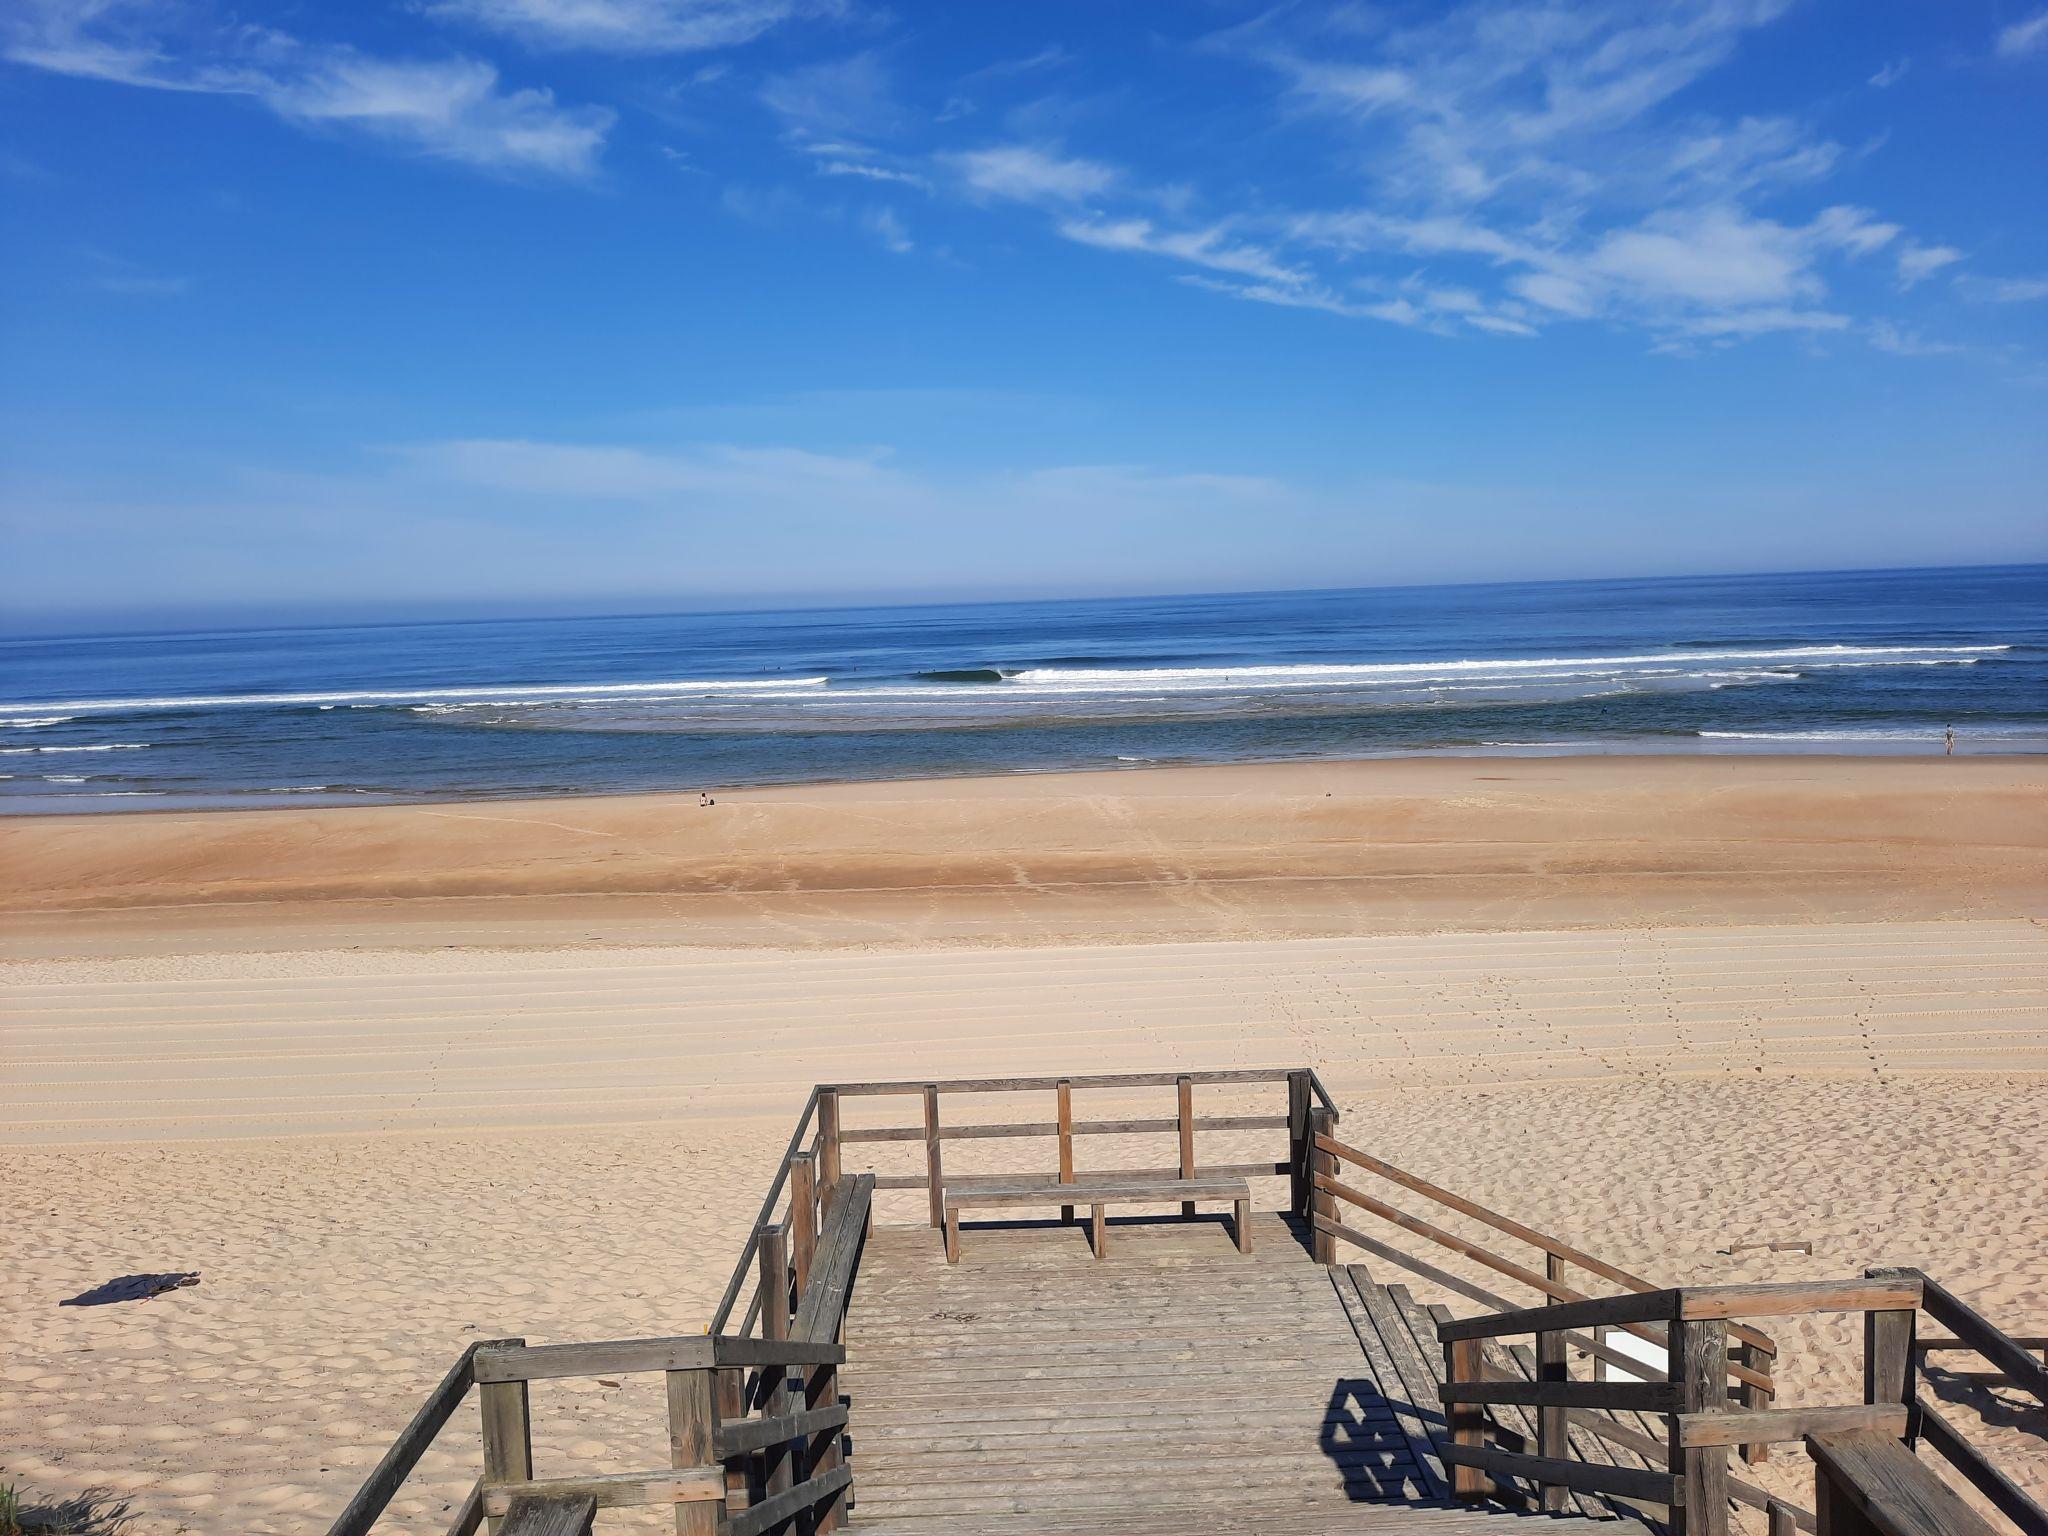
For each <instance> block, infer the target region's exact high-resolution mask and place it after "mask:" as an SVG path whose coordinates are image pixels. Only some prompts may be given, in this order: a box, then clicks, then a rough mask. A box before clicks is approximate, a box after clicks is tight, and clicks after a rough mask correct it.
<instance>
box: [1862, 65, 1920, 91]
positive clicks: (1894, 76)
mask: <svg viewBox="0 0 2048 1536" xmlns="http://www.w3.org/2000/svg"><path fill="white" fill-rule="evenodd" d="M1912 67H1913V61H1912V60H1911V59H1899V60H1897V61H1895V62H1894V63H1890V64H1886V65H1884V66H1883V67H1882V68H1881V69H1879V70H1878V71H1877V73H1876V74H1874V75H1872V76H1871V77H1870V83H1871V84H1872V85H1873V86H1875V87H1876V88H1877V89H1878V90H1880V91H1888V90H1890V89H1891V88H1892V87H1893V86H1895V85H1897V84H1898V83H1899V82H1900V81H1901V80H1903V79H1905V78H1906V72H1907V71H1908V70H1909V69H1911V68H1912Z"/></svg>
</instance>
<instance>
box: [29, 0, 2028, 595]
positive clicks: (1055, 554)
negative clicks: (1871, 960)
mask: <svg viewBox="0 0 2048 1536" xmlns="http://www.w3.org/2000/svg"><path fill="white" fill-rule="evenodd" d="M0 27H4V32H0V51H4V58H5V63H4V64H0V105H4V126H0V197H4V200H5V206H4V210H0V211H4V216H5V221H6V227H7V229H8V231H9V234H8V237H7V240H6V242H5V245H4V249H0V306H4V307H0V326H4V336H0V341H4V345H5V357H6V361H5V364H4V367H0V455H4V480H0V516H4V522H0V539H4V541H5V544H6V547H7V548H6V553H7V556H8V558H7V559H6V561H5V564H6V567H7V571H8V574H7V576H6V577H5V578H4V586H0V597H4V600H5V602H6V604H7V606H8V607H9V609H10V610H11V611H12V613H13V615H14V617H15V618H16V619H17V621H21V622H31V623H38V624H40V623H49V622H66V621H68V620H69V619H73V618H75V619H76V621H77V622H79V623H100V622H106V621H107V620H108V619H110V618H112V619H121V618H150V617H157V616H163V617H175V616H178V615H180V614H185V613H196V612H201V611H204V612H208V613H213V612H220V611H227V612H244V611H246V612H250V613H258V612H260V613H263V614H266V615H273V614H289V613H299V614H304V615H306V616H308V617H320V616H335V615H342V614H350V613H366V614H367V613H377V612H409V613H410V612H417V613H437V612H466V611H476V610H489V609H500V610H506V611H520V610H526V609H557V610H559V609H580V610H592V609H604V608H614V607H617V608H647V607H665V606H686V605H689V604H692V603H700V602H712V603H733V602H753V601H776V602H783V601H795V602H805V601H828V600H839V599H855V600H868V599H897V598H900V599H905V600H918V599H926V598H951V597H963V596H966V597H971V596H979V595H990V596H997V595H1000V596H1012V595H1066V594H1085V593H1098V592H1118V591H1129V592H1141V591H1162V590H1215V589H1225V588H1247V587H1300V586H1329V585H1370V584H1383V583H1403V582H1428V581H1456V580H1488V579H1511V578H1540V577H1548V576H1577V575H1607V574H1664V573H1674V572H1684V571H1740V570H1762V569H1798V568H1838V567H1843V566H1854V565H1896V564H1965V563H1975V562H1986V563H1995V562H2002V561H2020V560H2036V559H2041V558H2043V557H2044V555H2048V506H2044V500H2048V498H2044V495H2043V492H2042V490H2041V487H2042V485H2043V484H2044V483H2048V462H2044V461H2048V451H2044V445H2048V433H2044V431H2043V425H2044V421H2043V416H2044V408H2048V334H2044V317H2048V205H2044V199H2043V198H2042V195H2041V191H2042V188H2043V187H2044V186H2048V109H2044V105H2043V103H2044V86H2048V10H2043V9H2041V8H2040V7H2039V6H2037V5H2031V4H2018V3H2007V0H1952V3H1940V4H1935V3H1929V0H1661V3H1658V0H1644V3H1637V4H1621V3H1605V0H1587V3H1578V4H1565V3H1555V4H1543V3H1531V0H1476V3H1472V4H1466V5H1443V4H1412V5H1403V4H1386V5H1308V4H1299V5H1287V4H1282V5H1267V4H1238V3H1232V0H1184V3H1183V0H1172V3H1169V0H1159V3H1155V4H1136V3H1122V4H1119V3H1109V0H1083V3H1073V4H1063V3H1056V0H1034V3H1031V4H1027V5H1008V6H1004V5H993V4H989V5H984V4H978V3H977V4H964V5H963V4H958V3H951V4H942V3H934V4H905V3H897V4H893V5H887V6H884V5H882V4H870V3H864V0H817V3H807V0H388V3H387V0H359V3H356V4H352V5H348V6H339V5H332V6H329V5H319V4H294V5H278V6H274V7H254V8H243V9H232V8H230V7H228V6H227V5H224V4H214V3H211V0H17V3H16V4H15V5H14V6H13V7H11V8H10V11H9V19H8V20H6V21H5V22H4V23H0Z"/></svg>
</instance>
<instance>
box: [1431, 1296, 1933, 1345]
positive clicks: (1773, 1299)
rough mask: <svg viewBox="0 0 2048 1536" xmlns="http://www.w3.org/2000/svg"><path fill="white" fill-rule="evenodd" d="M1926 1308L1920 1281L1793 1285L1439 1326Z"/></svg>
mask: <svg viewBox="0 0 2048 1536" xmlns="http://www.w3.org/2000/svg"><path fill="white" fill-rule="evenodd" d="M1919 1305H1920V1283H1919V1282H1918V1281H1917V1280H1795V1281H1790V1282H1787V1283H1785V1284H1781V1285H1689V1286H1684V1287H1678V1288H1673V1289H1670V1290H1662V1291H1638V1292H1636V1293H1635V1294H1633V1295H1629V1296H1596V1297H1592V1298H1589V1299H1588V1300H1585V1301H1564V1302H1558V1303H1557V1304H1555V1305H1554V1306H1548V1307H1528V1308H1524V1309H1522V1310H1520V1311H1516V1312H1501V1313H1496V1314H1495V1315H1494V1316H1492V1317H1468V1318H1460V1319H1458V1320H1457V1321H1455V1322H1448V1323H1442V1324H1439V1325H1438V1328H1437V1336H1438V1337H1439V1338H1441V1339H1442V1340H1444V1341H1445V1342H1446V1343H1449V1342H1451V1341H1453V1340H1457V1339H1492V1338H1499V1337H1501V1336H1503V1335H1506V1334H1517V1333H1559V1332H1562V1331H1564V1330H1566V1329H1570V1328H1604V1327H1615V1326H1617V1325H1620V1324H1626V1323H1643V1322H1654V1321H1664V1322H1681V1321H1682V1322H1705V1321H1711V1320H1721V1319H1726V1318H1731V1317H1800V1316H1805V1315H1806V1314H1808V1313H1814V1312H1910V1311H1912V1310H1914V1309H1915V1308H1917V1307H1918V1306H1919Z"/></svg>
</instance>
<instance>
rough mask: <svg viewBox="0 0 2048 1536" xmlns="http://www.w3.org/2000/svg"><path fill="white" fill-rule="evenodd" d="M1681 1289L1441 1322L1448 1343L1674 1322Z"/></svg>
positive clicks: (1442, 1336)
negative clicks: (1524, 1334)
mask: <svg viewBox="0 0 2048 1536" xmlns="http://www.w3.org/2000/svg"><path fill="white" fill-rule="evenodd" d="M1678 1299H1679V1293H1678V1292H1677V1291H1675V1290H1669V1291H1638V1292H1636V1293H1635V1294H1633V1295H1629V1296H1595V1297H1591V1298H1589V1299H1587V1300H1585V1301H1561V1302H1558V1303H1557V1304H1556V1305H1555V1306H1549V1307H1524V1308H1521V1309H1519V1310H1517V1311H1513V1312H1497V1313H1495V1314H1494V1315H1493V1316H1491V1317H1464V1318H1458V1319H1456V1320H1455V1321H1452V1322H1448V1323H1439V1324H1437V1330H1436V1333H1437V1337H1438V1338H1439V1339H1441V1340H1443V1341H1444V1342H1445V1343H1450V1342H1452V1341H1453V1340H1459V1339H1497V1338H1501V1337H1504V1336H1507V1335H1511V1334H1517V1333H1562V1332H1564V1331H1565V1330H1566V1329H1570V1328H1612V1327H1615V1326H1617V1325H1619V1324H1622V1323H1647V1322H1671V1321H1673V1320H1675V1319H1676V1318H1677V1317H1678Z"/></svg>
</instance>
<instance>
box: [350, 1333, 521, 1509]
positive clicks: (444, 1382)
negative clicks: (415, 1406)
mask: <svg viewBox="0 0 2048 1536" xmlns="http://www.w3.org/2000/svg"><path fill="white" fill-rule="evenodd" d="M525 1342H526V1341H525V1340H524V1339H479V1340H477V1342H476V1343H474V1344H472V1345H470V1346H469V1348H467V1349H465V1350H464V1351H463V1352H462V1355H461V1357H460V1358H459V1359H457V1360H456V1362H455V1363H454V1364H453V1365H451V1366H450V1367H449V1368H448V1374H447V1375H445V1376H443V1377H442V1378H441V1382H440V1385H439V1386H437V1387H435V1388H434V1390H433V1391H431V1392H429V1393H428V1394H427V1400H426V1401H425V1402H424V1403H421V1404H420V1406H419V1411H418V1412H416V1413H414V1414H413V1416H412V1421H411V1422H410V1423H408V1424H407V1425H406V1426H405V1428H404V1429H401V1430H400V1431H399V1432H398V1438H397V1439H396V1440H393V1441H392V1442H391V1449H390V1450H388V1451H386V1452H385V1453H384V1455H383V1457H382V1458H381V1459H380V1460H379V1461H378V1463H377V1465H376V1466H374V1467H372V1468H371V1469H370V1475H369V1476H368V1477H366V1478H364V1479H363V1485H362V1487H360V1488H358V1489H357V1490H356V1494H355V1497H354V1498H352V1499H350V1500H349V1501H348V1504H347V1506H346V1507H344V1508H343V1510H342V1512H341V1513H340V1515H338V1516H337V1517H336V1518H335V1521H334V1524H333V1525H331V1526H329V1527H328V1528H327V1536H364V1533H365V1532H367V1531H368V1530H369V1529H370V1528H371V1527H372V1526H374V1525H375V1524H376V1523H377V1518H378V1516H380V1515H382V1514H383V1513H384V1509H385V1506H386V1505H388V1504H389V1503H390V1502H391V1500H392V1497H393V1496H394V1495H395V1494H396V1493H397V1492H398V1490H399V1488H400V1486H401V1485H403V1483H404V1482H405V1480H406V1478H407V1477H409V1476H410V1475H411V1474H412V1469H413V1468H414V1467H416V1466H418V1465H419V1461H420V1458H421V1457H422V1456H424V1455H425V1454H426V1453H427V1447H428V1446H430V1445H432V1444H433V1443H434V1437H435V1436H436V1435H438V1434H439V1433H440V1432H441V1426H442V1425H444V1424H446V1423H447V1422H448V1420H449V1418H450V1417H452V1416H453V1414H454V1412H455V1410H456V1409H457V1408H459V1407H461V1406H462V1400H463V1398H465V1397H467V1396H468V1395H469V1389H470V1387H471V1386H473V1385H474V1384H475V1382H476V1357H477V1355H478V1354H479V1353H481V1352H482V1351H484V1350H487V1349H498V1348H515V1347H517V1346H519V1345H521V1344H524V1343H525Z"/></svg>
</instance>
